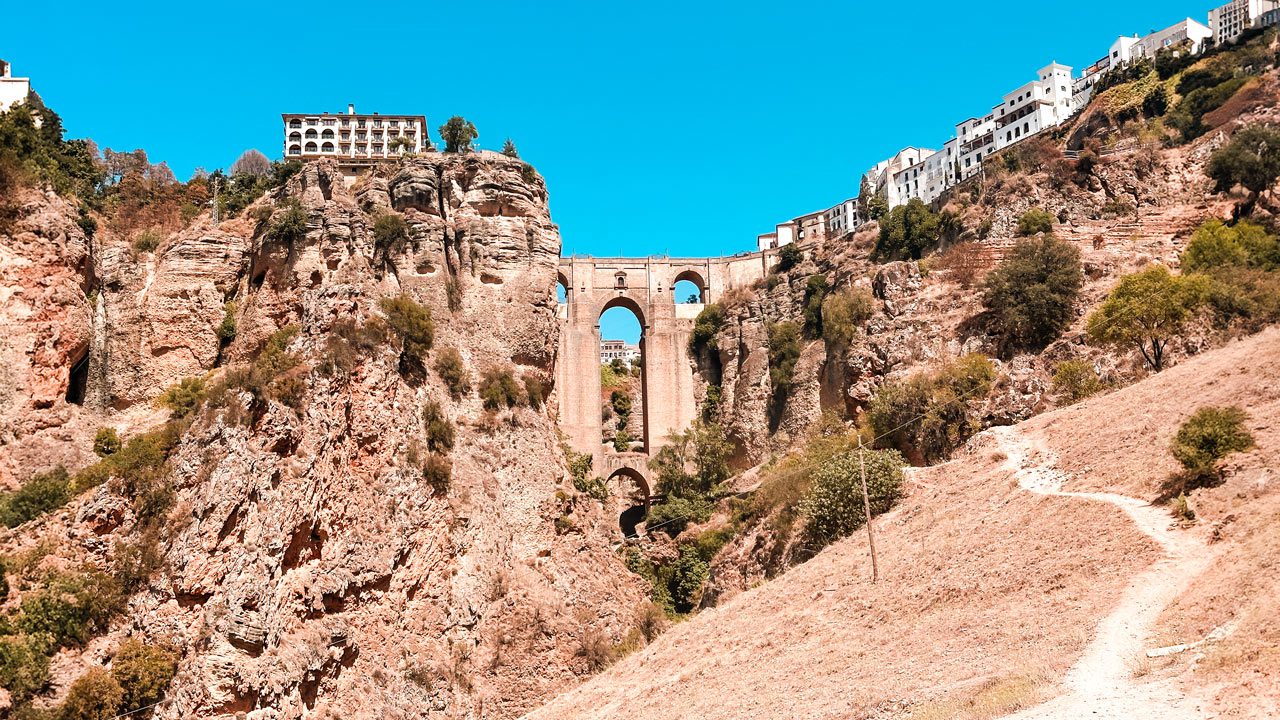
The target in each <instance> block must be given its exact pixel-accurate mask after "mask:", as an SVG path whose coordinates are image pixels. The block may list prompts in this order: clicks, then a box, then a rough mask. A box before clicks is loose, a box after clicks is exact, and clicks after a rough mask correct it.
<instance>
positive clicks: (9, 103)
mask: <svg viewBox="0 0 1280 720" xmlns="http://www.w3.org/2000/svg"><path fill="white" fill-rule="evenodd" d="M30 94H31V79H30V78H19V77H13V72H12V67H11V66H10V65H9V63H7V62H5V61H4V60H0V112H4V111H6V110H8V109H9V108H11V107H13V106H14V105H21V104H22V103H25V102H26V101H27V95H30Z"/></svg>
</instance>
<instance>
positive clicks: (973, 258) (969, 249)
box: [934, 240, 986, 288]
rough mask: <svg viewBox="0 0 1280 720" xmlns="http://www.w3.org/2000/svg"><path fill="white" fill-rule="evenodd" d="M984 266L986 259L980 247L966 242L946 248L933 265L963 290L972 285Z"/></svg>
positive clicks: (974, 243)
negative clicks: (943, 271) (945, 273)
mask: <svg viewBox="0 0 1280 720" xmlns="http://www.w3.org/2000/svg"><path fill="white" fill-rule="evenodd" d="M985 266H986V257H985V254H984V252H983V249H982V246H981V245H980V244H978V243H976V242H972V241H968V240H966V241H963V242H958V243H956V244H955V245H952V246H951V247H949V248H947V250H946V251H945V252H944V253H942V255H940V256H939V257H938V258H937V260H936V261H935V263H934V267H935V268H936V269H938V270H945V271H946V272H947V276H948V277H949V278H950V279H951V280H954V281H955V282H956V284H958V285H959V286H960V287H964V288H967V287H970V286H972V285H973V283H974V281H975V280H977V279H978V274H979V273H980V272H981V271H982V269H983V268H984V267H985Z"/></svg>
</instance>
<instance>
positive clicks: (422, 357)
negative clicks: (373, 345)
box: [378, 294, 435, 369]
mask: <svg viewBox="0 0 1280 720" xmlns="http://www.w3.org/2000/svg"><path fill="white" fill-rule="evenodd" d="M378 307H380V308H382V312H384V313H386V316H387V325H389V326H391V329H392V330H394V331H395V333H396V335H397V337H398V338H399V340H400V362H401V366H402V367H405V368H416V369H421V368H424V367H426V360H427V351H429V350H430V349H431V343H432V341H433V340H434V339H435V323H434V322H433V321H432V320H431V309H430V308H427V307H424V306H422V305H419V304H418V303H417V302H415V301H414V299H413V298H412V297H410V296H409V295H407V294H402V295H400V296H398V297H394V298H383V299H381V300H379V301H378Z"/></svg>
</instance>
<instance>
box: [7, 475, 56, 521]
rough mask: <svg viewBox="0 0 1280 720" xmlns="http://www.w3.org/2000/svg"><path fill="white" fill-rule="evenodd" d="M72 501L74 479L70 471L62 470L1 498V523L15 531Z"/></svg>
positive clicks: (24, 484) (31, 479)
mask: <svg viewBox="0 0 1280 720" xmlns="http://www.w3.org/2000/svg"><path fill="white" fill-rule="evenodd" d="M70 499H71V488H70V479H69V478H68V476H67V470H66V468H64V467H62V466H58V467H56V468H54V469H53V470H49V471H47V472H42V473H36V474H35V475H32V476H31V477H30V478H29V479H28V480H27V481H26V482H24V483H23V484H22V487H20V488H18V489H17V490H14V491H13V492H9V493H4V494H3V495H0V522H3V523H4V525H5V527H9V528H15V527H18V526H19V525H21V524H23V523H25V522H27V521H29V520H34V519H35V518H37V517H40V516H41V515H44V514H45V513H47V512H49V511H51V510H56V509H58V508H60V507H62V506H63V505H66V504H67V501H68V500H70Z"/></svg>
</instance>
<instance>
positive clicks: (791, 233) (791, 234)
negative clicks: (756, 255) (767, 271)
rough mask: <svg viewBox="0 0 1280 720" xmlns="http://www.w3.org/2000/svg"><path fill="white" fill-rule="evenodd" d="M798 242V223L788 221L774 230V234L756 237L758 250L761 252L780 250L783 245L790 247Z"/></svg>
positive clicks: (776, 226)
mask: <svg viewBox="0 0 1280 720" xmlns="http://www.w3.org/2000/svg"><path fill="white" fill-rule="evenodd" d="M795 241H796V223H795V221H794V220H788V221H786V222H784V223H779V224H778V225H775V226H774V228H773V232H771V233H765V234H763V235H757V236H756V248H757V249H759V250H771V249H773V248H780V247H782V246H783V245H790V244H791V243H793V242H795Z"/></svg>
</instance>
